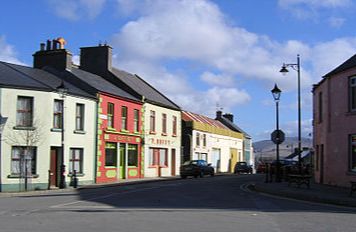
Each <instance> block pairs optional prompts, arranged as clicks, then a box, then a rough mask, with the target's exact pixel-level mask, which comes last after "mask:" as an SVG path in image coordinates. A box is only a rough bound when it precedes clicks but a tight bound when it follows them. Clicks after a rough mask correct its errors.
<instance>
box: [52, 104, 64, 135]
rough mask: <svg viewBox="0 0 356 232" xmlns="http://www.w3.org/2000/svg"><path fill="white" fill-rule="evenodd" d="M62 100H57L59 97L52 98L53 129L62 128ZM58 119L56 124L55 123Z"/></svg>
mask: <svg viewBox="0 0 356 232" xmlns="http://www.w3.org/2000/svg"><path fill="white" fill-rule="evenodd" d="M56 103H58V107H59V108H57V104H56ZM62 116H63V100H59V99H54V101H53V124H52V128H54V129H63V120H62V119H63V118H62ZM57 121H58V125H56V124H57Z"/></svg>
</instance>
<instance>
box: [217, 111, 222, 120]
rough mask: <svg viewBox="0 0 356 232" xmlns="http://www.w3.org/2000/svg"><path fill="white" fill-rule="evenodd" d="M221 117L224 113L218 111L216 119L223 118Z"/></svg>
mask: <svg viewBox="0 0 356 232" xmlns="http://www.w3.org/2000/svg"><path fill="white" fill-rule="evenodd" d="M221 115H222V111H221V110H218V111H216V118H217V119H218V118H221Z"/></svg>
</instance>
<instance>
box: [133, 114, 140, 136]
mask: <svg viewBox="0 0 356 232" xmlns="http://www.w3.org/2000/svg"><path fill="white" fill-rule="evenodd" d="M134 132H140V111H139V110H138V109H134Z"/></svg>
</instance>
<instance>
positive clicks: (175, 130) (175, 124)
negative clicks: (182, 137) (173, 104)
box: [172, 116, 177, 136]
mask: <svg viewBox="0 0 356 232" xmlns="http://www.w3.org/2000/svg"><path fill="white" fill-rule="evenodd" d="M172 130H173V136H176V135H177V117H176V116H173V125H172Z"/></svg>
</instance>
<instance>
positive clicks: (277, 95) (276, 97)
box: [271, 84, 282, 182]
mask: <svg viewBox="0 0 356 232" xmlns="http://www.w3.org/2000/svg"><path fill="white" fill-rule="evenodd" d="M271 92H272V95H273V98H274V101H275V102H276V131H277V137H278V140H279V138H280V135H279V111H278V110H279V109H278V106H279V99H280V97H281V93H282V91H281V90H280V89H279V88H278V86H277V84H275V85H274V88H273V89H272V90H271ZM276 161H277V164H276V182H280V181H281V179H280V175H279V174H280V173H279V166H280V165H279V141H278V142H277V143H276Z"/></svg>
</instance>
